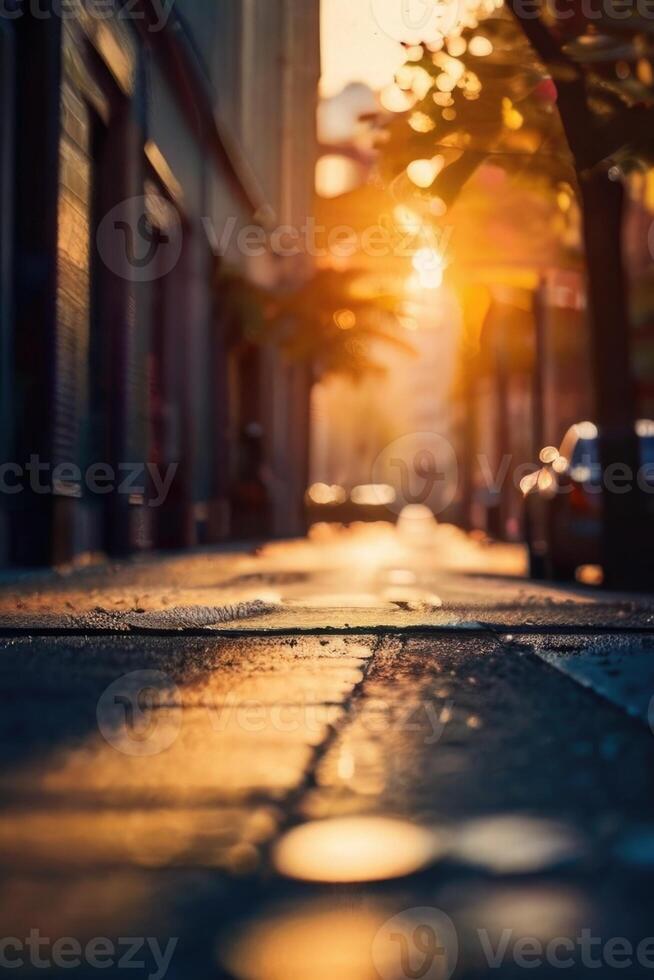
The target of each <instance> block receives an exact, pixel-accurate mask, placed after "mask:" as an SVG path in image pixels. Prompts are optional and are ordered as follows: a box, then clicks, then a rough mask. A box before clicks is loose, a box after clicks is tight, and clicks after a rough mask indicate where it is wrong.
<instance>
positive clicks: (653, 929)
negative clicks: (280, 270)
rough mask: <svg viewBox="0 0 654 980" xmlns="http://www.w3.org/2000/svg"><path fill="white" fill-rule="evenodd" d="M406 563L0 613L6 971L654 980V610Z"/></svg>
mask: <svg viewBox="0 0 654 980" xmlns="http://www.w3.org/2000/svg"><path fill="white" fill-rule="evenodd" d="M420 537H421V540H419V541H416V539H415V537H413V538H411V535H410V534H409V535H406V534H403V533H402V531H401V529H400V531H393V530H392V529H384V528H377V529H376V530H375V529H359V530H355V531H353V532H349V533H348V532H336V531H332V532H329V531H327V530H325V529H322V530H320V531H319V532H318V535H317V536H316V537H314V539H313V541H310V542H295V543H288V544H275V545H272V546H269V547H268V548H265V549H263V550H260V551H259V553H258V554H256V555H253V554H249V553H247V552H245V551H241V552H238V553H235V554H230V553H228V552H219V553H212V554H209V553H205V554H200V555H196V556H193V557H185V558H179V559H167V560H160V561H148V562H141V563H137V564H134V565H128V566H123V567H118V566H117V567H115V568H112V569H100V568H98V569H88V570H85V571H83V572H81V573H66V574H59V575H58V576H55V577H50V578H47V577H43V578H39V579H38V580H30V579H25V580H23V582H22V583H21V584H20V585H17V584H16V583H12V582H8V583H7V584H6V585H5V586H4V588H3V589H2V591H1V593H0V676H1V680H2V685H1V686H2V691H3V710H2V714H1V715H0V729H1V730H2V744H3V746H4V753H3V759H2V765H1V767H0V790H1V793H2V800H3V813H2V817H1V819H0V863H1V864H2V866H3V868H4V878H3V883H2V888H1V893H0V901H1V912H2V917H1V920H0V921H1V922H2V926H1V927H0V935H1V937H4V938H3V939H2V942H1V943H0V970H2V971H4V970H7V971H9V970H11V973H12V974H13V975H14V976H34V977H42V976H44V975H48V976H50V975H52V976H58V975H59V974H61V975H67V976H72V977H75V976H77V977H80V978H85V980H86V978H89V977H95V976H97V975H98V974H99V973H101V974H102V975H104V976H105V977H113V976H123V975H124V973H125V970H127V969H131V970H132V973H131V974H128V975H131V976H134V977H153V978H154V977H157V978H161V977H163V976H167V977H169V978H184V980H187V978H190V977H193V978H203V977H227V978H239V980H259V978H266V980H277V978H280V980H282V978H283V980H295V978H307V980H309V978H318V980H322V978H325V980H336V978H338V980H350V978H351V980H374V978H380V977H381V978H382V980H416V978H419V980H424V978H428V980H431V978H434V980H440V978H446V977H450V976H454V977H465V978H468V977H471V978H474V977H487V976H491V977H492V976H501V977H503V978H504V977H514V976H516V977H520V976H524V975H525V973H532V974H533V973H536V974H537V975H539V976H545V977H551V976H552V975H554V976H556V975H557V972H554V971H558V970H560V969H563V970H566V971H567V975H568V976H571V977H577V976H586V975H588V976H613V975H614V974H615V973H616V971H617V972H618V973H619V971H620V970H621V971H622V975H624V976H629V977H632V976H636V977H640V976H652V975H654V973H653V971H654V939H653V938H651V937H653V936H654V915H652V912H653V911H654V902H653V901H652V898H651V880H652V874H653V873H654V812H653V801H654V735H653V734H652V729H651V727H650V721H651V720H652V719H651V712H650V699H651V697H652V695H654V669H653V668H652V666H651V663H652V661H651V659H650V657H651V653H650V651H651V650H652V642H653V638H654V623H653V620H652V617H653V616H654V603H653V602H652V601H650V600H648V599H647V598H646V597H642V596H617V595H613V596H612V595H604V594H602V593H600V592H597V591H593V590H590V589H581V588H569V589H554V588H550V587H542V586H538V585H535V584H533V583H529V582H527V581H526V580H524V579H523V578H521V577H520V573H521V571H522V564H523V556H522V553H521V551H520V550H519V549H511V548H494V547H492V546H487V545H485V544H484V543H483V542H479V541H471V540H469V539H466V538H464V537H463V536H461V535H460V534H458V533H457V532H454V531H453V530H452V529H442V528H440V529H438V530H437V531H436V530H435V529H433V528H432V529H431V530H430V532H429V536H428V540H427V538H426V536H425V535H424V534H423V535H421V536H420ZM85 617H86V618H85ZM143 617H145V618H143ZM650 629H651V630H652V633H651V634H650V633H649V630H650Z"/></svg>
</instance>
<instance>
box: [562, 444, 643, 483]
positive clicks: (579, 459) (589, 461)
mask: <svg viewBox="0 0 654 980" xmlns="http://www.w3.org/2000/svg"><path fill="white" fill-rule="evenodd" d="M638 441H639V443H640V462H641V465H642V466H651V465H652V464H654V436H646V437H644V438H641V439H639V440H638ZM570 462H571V464H572V466H571V468H572V469H575V468H577V467H583V468H584V469H589V470H590V479H591V480H593V481H596V480H597V479H598V478H599V471H600V461H599V442H598V440H597V439H578V440H577V442H576V443H575V447H574V450H573V453H572V459H571V460H570Z"/></svg>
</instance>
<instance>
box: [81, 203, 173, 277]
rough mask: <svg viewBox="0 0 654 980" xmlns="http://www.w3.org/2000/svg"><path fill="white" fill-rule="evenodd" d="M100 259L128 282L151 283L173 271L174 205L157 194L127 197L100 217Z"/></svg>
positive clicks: (98, 241) (98, 237) (98, 238)
mask: <svg viewBox="0 0 654 980" xmlns="http://www.w3.org/2000/svg"><path fill="white" fill-rule="evenodd" d="M96 241H97V247H98V253H99V255H100V258H101V259H102V261H103V262H104V264H105V265H106V266H107V268H108V269H110V270H111V271H112V272H113V273H114V275H116V276H120V278H121V279H126V280H128V281H129V282H153V281H154V280H155V279H161V278H163V277H164V276H167V275H168V274H169V273H170V272H172V271H173V269H174V268H175V266H176V265H177V263H178V262H179V259H180V256H181V254H182V222H181V219H180V216H179V212H178V211H177V208H175V207H174V206H173V205H172V204H171V203H170V201H167V200H166V199H165V198H164V197H162V196H161V195H160V194H156V193H150V194H148V195H147V196H144V197H131V198H128V199H127V200H126V201H122V202H121V203H120V204H117V205H116V206H115V207H114V208H112V209H111V211H109V213H108V214H106V215H105V216H104V218H103V219H102V221H101V222H100V225H99V227H98V233H97V237H96Z"/></svg>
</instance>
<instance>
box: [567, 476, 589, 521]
mask: <svg viewBox="0 0 654 980" xmlns="http://www.w3.org/2000/svg"><path fill="white" fill-rule="evenodd" d="M570 506H571V507H572V509H573V510H576V511H577V512H578V513H580V514H587V513H588V512H589V511H590V509H591V507H590V501H589V500H588V495H587V494H586V493H585V492H584V488H583V486H581V484H579V483H573V484H572V490H571V492H570Z"/></svg>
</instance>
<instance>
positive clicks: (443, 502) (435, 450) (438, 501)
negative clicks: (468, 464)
mask: <svg viewBox="0 0 654 980" xmlns="http://www.w3.org/2000/svg"><path fill="white" fill-rule="evenodd" d="M372 483H373V485H374V486H379V487H380V488H381V487H386V486H388V485H390V486H392V487H394V489H395V501H394V502H393V503H392V504H390V505H388V504H387V506H389V509H391V510H393V511H395V512H396V513H399V512H400V511H402V510H404V508H405V507H410V506H415V505H419V506H421V507H422V508H427V509H428V510H430V511H431V512H432V513H433V514H440V513H441V512H442V511H444V510H445V508H446V507H448V506H449V505H450V504H451V503H452V501H453V500H454V498H455V496H456V491H457V487H458V483H459V467H458V463H457V458H456V453H455V452H454V448H453V446H452V444H451V443H450V442H448V440H447V439H445V438H444V437H443V436H440V435H438V433H436V432H411V433H408V434H407V435H405V436H401V438H399V439H396V440H395V441H394V442H391V443H390V444H389V445H388V446H386V448H385V449H383V450H382V452H381V453H379V455H378V456H377V458H376V459H375V461H374V463H373V465H372ZM383 502H384V503H386V501H385V500H384V501H383Z"/></svg>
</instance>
